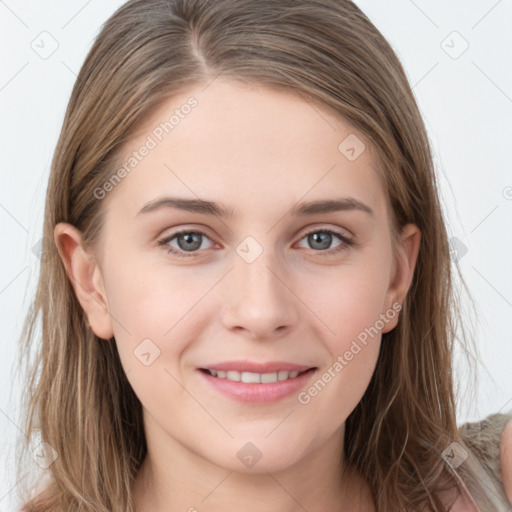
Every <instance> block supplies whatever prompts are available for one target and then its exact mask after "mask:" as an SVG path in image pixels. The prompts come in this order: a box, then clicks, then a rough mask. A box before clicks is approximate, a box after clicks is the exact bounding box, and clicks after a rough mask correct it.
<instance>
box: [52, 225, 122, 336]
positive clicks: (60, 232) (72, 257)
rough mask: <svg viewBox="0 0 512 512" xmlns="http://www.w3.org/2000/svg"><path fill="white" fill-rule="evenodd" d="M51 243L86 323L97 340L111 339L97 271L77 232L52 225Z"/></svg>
mask: <svg viewBox="0 0 512 512" xmlns="http://www.w3.org/2000/svg"><path fill="white" fill-rule="evenodd" d="M54 241H55V244H56V245H57V249H58V251H59V255H60V258H61V260H62V262H63V264H64V267H65V269H66V273H67V275H68V277H69V280H70V282H71V285H72V286H73V289H74V291H75V294H76V297H77V299H78V301H79V302H80V305H81V306H82V308H83V310H84V313H85V316H86V320H87V323H88V324H89V326H90V328H91V329H92V331H93V332H94V334H96V336H98V337H99V338H103V339H110V338H112V337H113V335H114V331H113V328H112V321H111V317H110V314H109V310H108V301H107V295H106V293H105V289H104V285H103V278H102V274H101V269H100V267H99V265H98V263H97V262H96V260H95V259H94V258H93V257H92V256H91V255H90V254H89V253H88V252H87V251H86V250H85V249H84V247H83V245H82V235H81V233H80V231H79V230H78V229H76V228H75V227H74V226H73V225H71V224H68V223H65V222H60V223H59V224H57V225H56V226H55V230H54Z"/></svg>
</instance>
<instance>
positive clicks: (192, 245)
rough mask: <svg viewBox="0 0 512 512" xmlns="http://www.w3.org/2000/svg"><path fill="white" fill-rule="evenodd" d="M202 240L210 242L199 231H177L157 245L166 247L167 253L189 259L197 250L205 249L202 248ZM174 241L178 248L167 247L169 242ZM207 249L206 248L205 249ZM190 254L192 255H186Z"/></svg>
mask: <svg viewBox="0 0 512 512" xmlns="http://www.w3.org/2000/svg"><path fill="white" fill-rule="evenodd" d="M203 238H206V239H208V240H210V239H209V238H208V237H207V236H206V235H205V234H204V233H203V232H201V231H190V230H189V231H186V230H183V231H178V232H177V233H173V234H172V235H170V236H168V237H166V238H164V239H162V240H159V241H158V245H163V246H166V249H167V251H168V252H169V253H172V254H174V255H176V256H178V257H184V258H186V257H189V256H194V253H195V252H197V251H198V250H199V249H205V247H203ZM174 239H176V243H177V244H178V247H173V246H172V245H168V244H169V243H170V242H171V241H173V240H174ZM206 249H208V247H206ZM187 253H192V254H187Z"/></svg>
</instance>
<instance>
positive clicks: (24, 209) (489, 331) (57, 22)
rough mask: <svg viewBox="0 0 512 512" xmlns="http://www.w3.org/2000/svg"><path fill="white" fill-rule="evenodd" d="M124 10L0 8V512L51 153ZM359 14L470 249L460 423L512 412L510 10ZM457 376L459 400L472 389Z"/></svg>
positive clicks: (365, 0)
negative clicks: (475, 353)
mask: <svg viewBox="0 0 512 512" xmlns="http://www.w3.org/2000/svg"><path fill="white" fill-rule="evenodd" d="M122 3H123V2H121V1H119V0H117V1H114V0H101V1H100V0H89V1H68V2H64V1H63V0H60V1H57V0H46V1H45V2H36V1H34V0H32V1H29V0H21V1H16V0H5V1H3V0H0V44H1V48H2V52H1V57H0V58H1V66H0V108H1V119H2V122H1V124H0V130H1V133H0V145H1V146H0V147H1V159H0V162H1V166H0V180H1V181H0V226H1V237H2V238H1V247H2V250H1V251H0V312H1V318H2V322H1V323H0V337H1V340H2V346H3V352H2V356H3V357H2V358H1V359H0V369H1V377H0V379H1V385H0V433H1V436H0V443H1V444H0V457H1V459H2V463H1V464H0V474H1V476H0V512H1V511H5V510H13V509H14V495H15V492H14V490H15V487H16V485H17V482H16V481H15V479H14V475H13V467H14V466H13V455H14V452H13V448H14V444H13V443H14V436H15V435H17V434H18V433H19V432H20V429H21V426H20V422H19V411H18V406H17V402H16V399H15V397H16V395H13V398H12V399H11V400H10V396H9V393H10V388H11V380H12V378H13V376H12V373H11V372H12V370H11V365H12V363H13V361H14V357H15V352H16V347H17V339H18V336H19V332H20V328H21V324H22V320H23V317H24V314H25V312H26V309H27V307H28V304H29V301H30V300H31V298H32V296H33V293H34V289H35V284H36V277H37V272H38V262H39V260H38V258H37V255H36V254H35V253H36V252H37V249H36V250H35V252H34V250H33V247H34V246H37V243H38V241H39V240H40V238H41V235H42V220H43V209H44V195H45V190H46V186H47V180H48V174H49V167H50V162H51V158H52V153H53V150H54V147H55V144H56V141H57V137H58V134H59V131H60V126H61V123H62V119H63V115H64V111H65V108H66V105H67V101H68V99H69V95H70V92H71V88H72V86H73V83H74V81H75V79H76V75H77V73H78V71H79V69H80V66H81V64H82V62H83V60H84V58H85V55H86V52H87V51H88V49H89V48H90V46H91V44H92V41H93V38H94V37H95V36H96V35H97V33H98V31H99V28H100V26H101V24H102V23H103V22H104V21H105V20H106V19H107V18H108V17H109V16H110V15H111V14H112V13H113V12H114V10H115V9H116V8H117V7H119V6H120V5H121V4H122ZM356 3H357V4H358V5H359V6H360V7H361V8H362V10H363V11H364V12H365V13H366V14H367V15H368V16H369V18H370V19H371V20H372V21H373V22H374V23H375V25H376V26H377V27H378V28H379V29H380V30H381V31H382V33H383V34H384V36H385V37H386V38H387V39H388V40H389V42H390V43H391V45H392V46H393V48H394V49H395V50H396V52H397V53H398V55H399V57H400V59H401V61H402V62H403V64H404V67H405V69H406V72H407V75H408V77H409V79H410V82H411V86H412V87H413V91H414V93H415V95H416V97H417V99H418V102H419V105H420V109H421V111H422V114H423V116H424V118H425V122H426V124H427V128H428V130H429V134H430V137H431V140H432V143H433V147H434V151H435V156H436V163H437V167H438V174H439V179H440V184H441V187H442V192H443V201H444V203H445V207H446V212H447V214H448V220H449V231H450V236H451V237H456V238H457V239H458V240H460V244H463V246H461V245H460V244H459V247H463V250H464V247H465V248H466V249H467V253H465V254H463V251H462V252H460V251H459V253H458V257H459V258H460V259H459V263H460V265H461V268H462V271H463V275H464V279H465V280H466V281H467V283H468V285H469V287H470V289H471V292H472V295H473V296H474V298H475V299H476V302H477V305H478V318H477V319H475V318H473V317H471V318H468V319H467V321H468V323H469V321H470V320H471V322H473V323H475V322H476V329H477V336H478V340H479V350H480V359H479V367H478V368H479V381H480V383H479V388H478V390H477V394H476V399H475V400H470V399H468V398H466V399H465V398H464V397H463V396H461V398H460V400H459V403H458V410H459V422H463V421H472V420H476V419H478V418H483V417H484V416H486V415H487V414H491V413H493V412H498V411H500V410H501V411H502V410H510V409H511V408H512V369H511V362H512V343H511V341H512V340H511V336H510V327H509V323H508V322H509V320H510V319H511V318H512V269H511V267H512V222H511V220H512V171H511V154H512V152H511V146H512V123H511V115H512V58H511V57H512V32H511V31H510V26H511V22H512V2H511V1H507V0H500V1H496V0H478V1H477V0H472V1H468V0H465V1H462V0H459V1H454V0H451V1H447V0H435V1H426V0H415V1H412V0H386V1H382V0H359V1H357V2H356ZM454 32H456V33H454ZM42 33H43V34H42ZM41 34H42V35H41ZM52 45H53V46H56V45H58V48H56V50H55V51H54V53H53V54H51V55H49V56H48V55H46V54H45V53H44V52H49V51H50V50H52V49H53V47H52ZM466 45H468V48H467V50H466V51H464V52H463V53H462V51H463V50H464V48H465V46H466ZM38 52H39V54H40V55H41V56H40V55H38ZM42 57H47V58H42ZM457 361H459V358H457ZM457 367H458V368H459V370H458V371H459V373H458V378H459V380H460V382H461V383H462V387H463V388H464V383H465V382H468V377H467V374H466V371H465V370H464V367H463V366H461V364H459V363H458V366H457ZM461 391H463V389H461Z"/></svg>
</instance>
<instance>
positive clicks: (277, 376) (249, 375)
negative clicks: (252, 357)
mask: <svg viewBox="0 0 512 512" xmlns="http://www.w3.org/2000/svg"><path fill="white" fill-rule="evenodd" d="M315 369H316V367H313V368H308V369H307V370H302V371H298V370H293V371H288V370H278V371H276V372H270V373H257V372H242V371H237V370H228V371H226V370H210V369H208V368H200V371H202V372H203V373H206V374H208V375H211V376H212V377H216V378H217V379H226V380H230V381H232V382H244V383H245V384H272V383H274V382H281V381H285V380H290V379H295V378H297V377H299V376H300V375H303V374H304V373H307V372H310V371H313V370H315Z"/></svg>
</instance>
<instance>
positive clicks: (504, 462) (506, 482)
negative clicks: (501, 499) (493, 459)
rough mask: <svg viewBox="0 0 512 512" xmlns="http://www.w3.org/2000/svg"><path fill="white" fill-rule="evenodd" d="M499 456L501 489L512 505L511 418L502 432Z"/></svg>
mask: <svg viewBox="0 0 512 512" xmlns="http://www.w3.org/2000/svg"><path fill="white" fill-rule="evenodd" d="M500 455H501V471H502V476H503V488H504V489H505V494H506V496H507V498H508V500H509V501H510V502H511V503H512V417H511V418H510V419H509V420H508V422H507V424H506V426H505V429H504V430H503V435H502V437H501V453H500Z"/></svg>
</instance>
